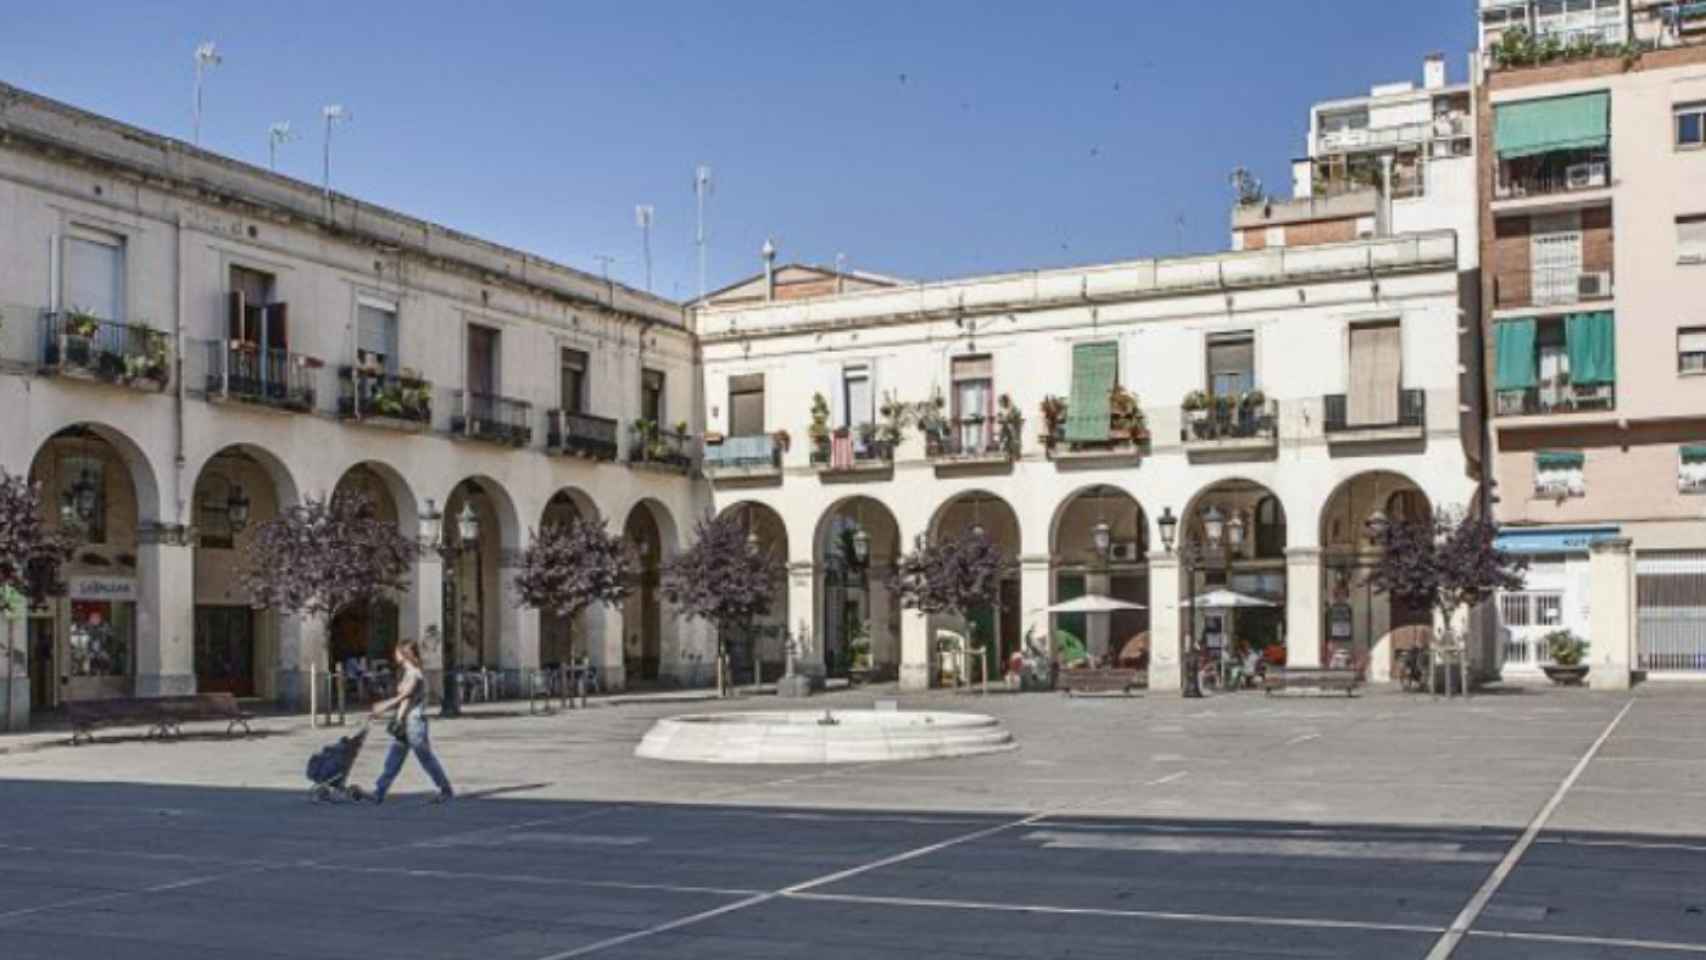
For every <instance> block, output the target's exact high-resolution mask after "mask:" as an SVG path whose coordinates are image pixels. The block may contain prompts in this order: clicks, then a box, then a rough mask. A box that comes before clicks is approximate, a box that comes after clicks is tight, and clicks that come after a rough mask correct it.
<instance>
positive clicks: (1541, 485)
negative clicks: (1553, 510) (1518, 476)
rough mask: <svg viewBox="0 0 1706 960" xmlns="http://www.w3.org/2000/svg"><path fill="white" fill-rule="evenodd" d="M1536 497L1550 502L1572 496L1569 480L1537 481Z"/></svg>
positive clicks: (1535, 485)
mask: <svg viewBox="0 0 1706 960" xmlns="http://www.w3.org/2000/svg"><path fill="white" fill-rule="evenodd" d="M1534 495H1535V496H1536V497H1543V498H1545V499H1549V500H1564V499H1567V498H1568V497H1569V496H1570V483H1569V481H1568V480H1546V481H1539V480H1536V481H1535V483H1534Z"/></svg>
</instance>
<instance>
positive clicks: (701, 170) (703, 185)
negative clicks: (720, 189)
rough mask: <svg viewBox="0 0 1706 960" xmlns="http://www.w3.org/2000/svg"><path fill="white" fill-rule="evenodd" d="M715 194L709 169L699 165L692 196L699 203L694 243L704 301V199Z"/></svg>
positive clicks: (694, 178)
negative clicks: (697, 248)
mask: <svg viewBox="0 0 1706 960" xmlns="http://www.w3.org/2000/svg"><path fill="white" fill-rule="evenodd" d="M715 192H717V188H716V184H715V183H713V182H712V181H711V167H710V165H709V164H704V163H701V164H699V166H698V167H697V168H696V169H695V170H694V171H693V196H694V198H695V199H697V200H698V202H699V229H698V232H697V233H696V234H695V237H696V240H695V243H697V244H698V246H699V298H700V299H704V297H705V293H706V290H707V288H706V286H705V198H706V197H709V196H710V195H711V194H713V193H715Z"/></svg>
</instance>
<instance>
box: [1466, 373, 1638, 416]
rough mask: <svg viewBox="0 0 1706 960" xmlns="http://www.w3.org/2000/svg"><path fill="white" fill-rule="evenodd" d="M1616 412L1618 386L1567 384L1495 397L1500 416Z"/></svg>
mask: <svg viewBox="0 0 1706 960" xmlns="http://www.w3.org/2000/svg"><path fill="white" fill-rule="evenodd" d="M1616 409H1617V385H1616V384H1615V383H1596V384H1593V385H1586V384H1573V383H1569V382H1568V381H1564V382H1560V383H1551V384H1546V385H1544V386H1538V387H1529V388H1528V389H1527V390H1500V391H1498V392H1497V393H1495V394H1494V396H1493V414H1494V416H1499V417H1535V416H1546V415H1548V414H1554V413H1587V412H1595V411H1599V412H1603V411H1609V410H1616Z"/></svg>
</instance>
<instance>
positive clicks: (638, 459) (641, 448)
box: [628, 420, 693, 473]
mask: <svg viewBox="0 0 1706 960" xmlns="http://www.w3.org/2000/svg"><path fill="white" fill-rule="evenodd" d="M628 464H629V465H630V466H635V467H643V468H647V469H656V470H665V471H669V472H671V473H690V472H692V470H693V437H692V436H691V435H689V434H688V433H686V432H684V431H679V430H665V429H663V428H661V427H659V426H658V425H657V424H655V423H652V422H651V421H649V420H638V421H635V422H634V423H633V424H630V425H629V428H628Z"/></svg>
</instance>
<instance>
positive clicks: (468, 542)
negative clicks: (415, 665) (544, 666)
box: [441, 477, 520, 670]
mask: <svg viewBox="0 0 1706 960" xmlns="http://www.w3.org/2000/svg"><path fill="white" fill-rule="evenodd" d="M470 535H471V536H472V539H470ZM441 536H442V538H443V539H442V542H443V543H444V544H445V547H446V549H445V560H444V625H445V629H444V643H445V658H444V660H445V662H444V666H445V669H446V670H450V669H455V670H471V669H479V670H498V669H501V668H503V667H504V666H506V664H505V663H504V658H503V649H502V648H503V642H504V639H505V637H506V633H507V634H508V635H509V637H510V638H511V639H512V640H513V639H514V632H515V631H513V630H506V626H507V627H514V626H516V624H515V623H514V620H515V618H516V617H517V615H518V611H516V610H514V609H512V608H510V607H509V606H508V605H507V604H506V603H505V601H504V589H503V583H504V576H505V573H504V569H503V562H504V558H505V556H506V552H510V551H516V550H517V549H518V548H519V547H520V524H519V521H518V519H517V516H516V510H515V504H514V502H513V501H511V500H510V497H509V494H508V493H507V492H506V491H505V490H504V488H503V487H502V486H500V485H499V484H498V483H497V482H496V481H494V480H492V479H490V478H487V477H468V478H467V479H465V480H463V481H462V482H460V483H458V484H457V485H456V486H455V487H453V488H451V491H450V495H449V496H448V497H446V498H445V501H444V520H443V531H442V534H441ZM507 555H513V553H508V554H507ZM509 666H513V664H509Z"/></svg>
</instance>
